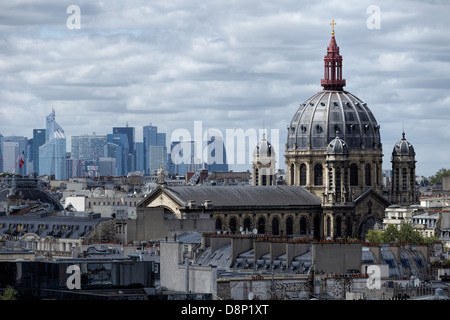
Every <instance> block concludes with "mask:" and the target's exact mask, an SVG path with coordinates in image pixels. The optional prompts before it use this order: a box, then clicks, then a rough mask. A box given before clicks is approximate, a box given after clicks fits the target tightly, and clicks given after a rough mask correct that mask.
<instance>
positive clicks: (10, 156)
mask: <svg viewBox="0 0 450 320" xmlns="http://www.w3.org/2000/svg"><path fill="white" fill-rule="evenodd" d="M2 142H3V143H2V149H3V150H2V153H3V171H4V172H9V173H16V174H27V163H28V161H27V156H28V139H27V138H26V137H21V136H10V137H3V138H2ZM22 157H23V161H24V163H23V164H22V165H19V161H20V159H21V158H22Z"/></svg>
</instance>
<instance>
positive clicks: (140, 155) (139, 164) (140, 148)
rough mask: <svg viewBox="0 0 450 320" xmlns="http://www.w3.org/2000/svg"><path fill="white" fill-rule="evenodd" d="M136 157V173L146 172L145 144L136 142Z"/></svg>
mask: <svg viewBox="0 0 450 320" xmlns="http://www.w3.org/2000/svg"><path fill="white" fill-rule="evenodd" d="M134 157H135V159H136V166H135V169H134V171H139V172H144V171H145V165H144V143H143V142H135V143H134Z"/></svg>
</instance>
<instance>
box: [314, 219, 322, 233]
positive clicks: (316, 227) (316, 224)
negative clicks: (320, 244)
mask: <svg viewBox="0 0 450 320" xmlns="http://www.w3.org/2000/svg"><path fill="white" fill-rule="evenodd" d="M320 237H321V232H320V215H318V214H316V216H315V217H314V239H320Z"/></svg>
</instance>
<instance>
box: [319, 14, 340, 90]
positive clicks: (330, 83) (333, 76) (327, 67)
mask: <svg viewBox="0 0 450 320" xmlns="http://www.w3.org/2000/svg"><path fill="white" fill-rule="evenodd" d="M330 24H331V25H332V26H333V31H332V32H331V40H330V44H329V45H328V48H327V54H326V56H325V57H324V78H323V79H322V80H321V81H320V84H321V85H322V87H323V89H324V90H338V91H342V90H343V88H344V87H345V79H342V56H341V55H340V54H339V47H338V45H337V43H336V39H335V37H334V25H335V24H336V23H335V22H334V20H333V22H332V23H330Z"/></svg>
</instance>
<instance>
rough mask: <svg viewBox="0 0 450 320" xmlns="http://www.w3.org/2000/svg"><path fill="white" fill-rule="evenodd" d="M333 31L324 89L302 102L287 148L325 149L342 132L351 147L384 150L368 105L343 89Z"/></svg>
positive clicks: (294, 118) (290, 132) (340, 63)
mask: <svg viewBox="0 0 450 320" xmlns="http://www.w3.org/2000/svg"><path fill="white" fill-rule="evenodd" d="M332 25H333V32H332V37H331V41H330V44H329V46H328V48H327V54H326V55H325V57H324V79H322V80H321V85H322V86H323V88H324V90H322V91H319V92H317V93H316V94H315V95H313V96H312V97H310V98H309V99H307V100H306V101H305V102H304V103H302V104H300V107H299V108H298V110H297V112H296V113H295V114H294V116H293V118H292V121H291V123H290V125H289V126H288V135H287V136H288V137H287V149H288V150H292V151H295V150H309V149H316V150H317V149H319V150H324V149H326V148H327V146H328V144H329V143H330V142H331V141H332V140H333V139H334V138H335V134H336V132H338V133H339V136H340V138H341V139H343V140H344V141H345V142H346V143H347V146H348V148H349V150H350V151H351V150H360V149H381V139H380V130H379V129H380V126H379V125H378V123H377V121H376V120H375V117H374V115H373V114H372V112H371V110H370V109H369V107H368V106H367V104H366V103H365V102H364V101H362V100H361V99H359V98H358V97H356V96H355V95H353V94H351V93H350V92H348V91H344V90H343V87H344V86H345V85H346V81H345V79H343V78H342V69H343V68H342V56H341V55H340V53H339V47H338V45H337V42H336V38H335V35H334V25H335V23H334V20H333V23H332Z"/></svg>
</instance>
